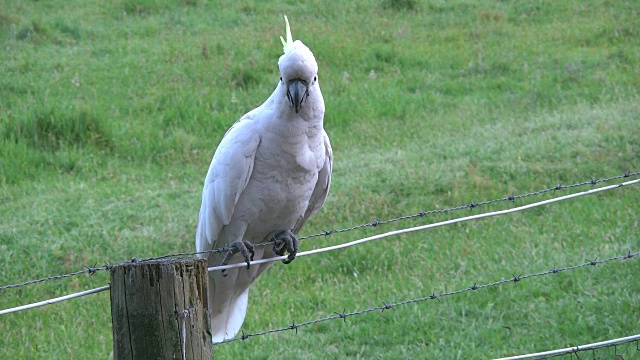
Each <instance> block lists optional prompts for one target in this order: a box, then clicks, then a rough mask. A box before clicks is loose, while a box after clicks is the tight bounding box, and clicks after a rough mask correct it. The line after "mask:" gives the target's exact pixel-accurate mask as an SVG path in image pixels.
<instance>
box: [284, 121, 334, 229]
mask: <svg viewBox="0 0 640 360" xmlns="http://www.w3.org/2000/svg"><path fill="white" fill-rule="evenodd" d="M322 134H323V138H324V151H325V160H324V166H323V167H322V169H320V172H319V173H318V182H317V183H316V187H315V188H314V189H313V193H311V199H310V200H309V206H308V207H307V211H305V213H304V216H303V217H302V219H300V221H298V222H297V223H296V225H295V226H294V228H293V233H294V234H297V233H298V232H299V231H300V229H301V228H302V226H304V224H305V223H306V222H307V220H308V219H309V218H310V217H311V215H313V214H315V213H316V212H318V210H320V208H321V207H322V205H324V201H325V200H326V199H327V195H328V194H329V187H330V186H331V170H332V168H333V150H332V149H331V142H329V136H327V133H326V131H324V130H322Z"/></svg>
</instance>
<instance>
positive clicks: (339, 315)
mask: <svg viewBox="0 0 640 360" xmlns="http://www.w3.org/2000/svg"><path fill="white" fill-rule="evenodd" d="M638 255H640V251H636V252H631V251H630V250H629V251H628V252H627V253H626V254H624V255H618V256H614V257H610V258H606V259H602V260H598V259H597V258H594V259H593V260H590V259H587V260H586V262H584V263H581V264H577V265H569V266H564V267H555V266H554V267H553V268H551V269H550V270H546V271H542V272H537V273H530V274H526V275H513V277H511V278H508V279H502V280H497V281H494V282H490V283H486V284H482V285H478V284H477V283H475V282H474V283H473V284H472V285H471V286H468V287H465V288H463V289H459V290H454V291H449V292H444V293H436V292H433V293H431V295H427V296H424V297H420V298H416V299H410V300H404V301H400V302H397V303H386V302H382V304H383V305H380V306H374V307H370V308H367V309H364V310H358V311H353V312H346V309H344V310H343V311H342V312H335V311H334V312H333V313H334V314H335V315H332V316H326V317H322V318H318V319H315V320H309V321H305V322H302V323H298V324H296V322H295V320H294V321H293V322H292V323H291V325H288V326H285V327H281V328H276V329H270V330H265V331H260V332H256V333H249V334H247V333H245V332H244V331H242V335H240V336H236V337H233V338H231V339H226V340H223V341H220V342H216V343H214V344H213V345H214V346H218V345H221V344H227V343H231V342H235V341H242V342H244V341H245V340H247V339H249V338H252V337H256V336H263V335H267V334H273V333H279V332H284V331H291V330H295V332H296V334H297V333H298V329H299V328H301V327H305V326H310V325H314V324H318V323H321V322H325V321H330V320H343V321H344V322H346V321H347V318H348V317H351V316H358V315H364V314H367V313H370V312H376V311H382V312H384V311H385V310H395V308H396V307H398V306H402V305H408V304H414V303H420V302H424V301H427V300H438V301H439V300H440V299H441V298H444V297H447V296H454V295H459V294H463V293H467V292H473V291H477V290H481V289H486V288H489V287H494V286H498V285H503V284H507V283H514V284H517V283H518V282H520V281H523V280H526V279H529V278H535V277H542V276H547V275H551V274H558V273H561V272H566V271H572V270H576V269H580V268H584V267H588V266H590V267H596V265H599V264H605V263H608V262H612V261H616V260H627V259H631V258H635V257H636V256H638Z"/></svg>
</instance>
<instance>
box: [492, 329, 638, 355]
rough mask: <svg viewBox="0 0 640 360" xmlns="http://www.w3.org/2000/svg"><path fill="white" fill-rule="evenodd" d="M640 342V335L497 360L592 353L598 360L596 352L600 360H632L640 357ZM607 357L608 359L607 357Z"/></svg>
mask: <svg viewBox="0 0 640 360" xmlns="http://www.w3.org/2000/svg"><path fill="white" fill-rule="evenodd" d="M639 340H640V334H637V335H631V336H626V337H623V338H618V339H611V340H606V341H601V342H597V343H593V344H586V345H578V346H572V347H569V348H563V349H556V350H549V351H543V352H537V353H533V354H525V355H516V356H509V357H503V358H499V359H495V360H521V359H538V360H542V359H550V358H564V357H565V356H566V355H569V357H570V359H573V355H574V354H575V355H576V357H577V358H578V359H580V357H579V356H578V353H579V352H591V354H592V359H594V360H595V359H596V351H600V352H601V354H600V356H599V358H600V359H613V360H625V359H626V360H631V359H633V358H636V357H640V344H639V343H638V342H639ZM632 343H634V344H635V348H633V347H630V345H631V344H632ZM623 344H626V347H625V349H624V350H622V351H618V346H620V345H623ZM612 348H613V354H609V351H608V350H611V349H612ZM625 355H629V356H630V357H626V358H625V357H624V356H625ZM605 356H606V357H605Z"/></svg>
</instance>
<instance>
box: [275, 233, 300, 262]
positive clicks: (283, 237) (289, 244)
mask: <svg viewBox="0 0 640 360" xmlns="http://www.w3.org/2000/svg"><path fill="white" fill-rule="evenodd" d="M273 241H274V244H273V252H274V253H276V255H279V256H282V255H284V254H285V253H286V252H288V253H289V256H287V258H286V259H285V260H282V262H283V263H285V264H289V263H290V262H292V261H293V259H295V258H296V254H297V253H298V249H299V246H300V241H299V240H298V238H297V237H296V235H295V234H294V233H293V232H291V230H285V231H283V232H281V233H279V234H277V235H275V236H273Z"/></svg>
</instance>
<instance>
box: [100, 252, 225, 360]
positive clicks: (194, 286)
mask: <svg viewBox="0 0 640 360" xmlns="http://www.w3.org/2000/svg"><path fill="white" fill-rule="evenodd" d="M206 304H207V266H206V260H203V259H165V260H153V261H145V262H137V261H135V260H134V261H132V262H126V263H121V264H117V265H114V266H113V267H112V268H111V319H112V323H113V358H114V360H123V359H207V360H210V359H212V358H213V350H212V345H211V330H210V325H209V316H208V314H207V313H206Z"/></svg>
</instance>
